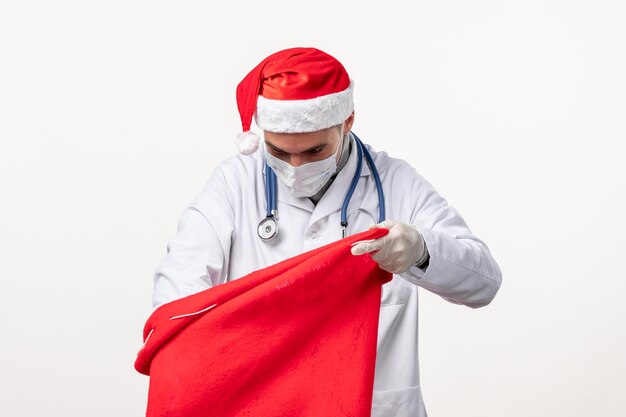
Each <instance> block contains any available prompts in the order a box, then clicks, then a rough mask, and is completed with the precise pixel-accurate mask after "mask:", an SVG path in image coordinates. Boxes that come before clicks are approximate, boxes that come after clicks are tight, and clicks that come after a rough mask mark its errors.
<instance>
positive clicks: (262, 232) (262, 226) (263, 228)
mask: <svg viewBox="0 0 626 417" xmlns="http://www.w3.org/2000/svg"><path fill="white" fill-rule="evenodd" d="M257 232H258V234H259V237H260V238H261V239H263V240H270V239H273V238H274V237H276V235H277V234H278V223H277V222H276V220H275V219H274V217H273V216H268V217H266V218H264V219H263V220H261V222H260V223H259V227H258V229H257Z"/></svg>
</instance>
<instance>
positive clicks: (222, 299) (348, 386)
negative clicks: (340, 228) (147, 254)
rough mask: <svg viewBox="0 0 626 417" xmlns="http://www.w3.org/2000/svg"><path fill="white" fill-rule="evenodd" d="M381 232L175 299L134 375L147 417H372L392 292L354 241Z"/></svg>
mask: <svg viewBox="0 0 626 417" xmlns="http://www.w3.org/2000/svg"><path fill="white" fill-rule="evenodd" d="M387 233H388V230H387V229H381V228H375V229H371V230H368V231H365V232H362V233H359V234H356V235H353V236H350V237H348V238H345V239H341V240H339V241H336V242H333V243H331V244H329V245H326V246H323V247H320V248H318V249H315V250H312V251H309V252H306V253H303V254H301V255H298V256H295V257H293V258H290V259H287V260H285V261H282V262H280V263H277V264H275V265H272V266H270V267H267V268H264V269H261V270H258V271H255V272H253V273H251V274H248V275H246V276H245V277H241V278H239V279H236V280H234V281H231V282H228V283H225V284H222V285H218V286H216V287H213V288H210V289H207V290H205V291H202V292H199V293H196V294H193V295H190V296H188V297H185V298H182V299H179V300H176V301H173V302H170V303H167V304H165V305H163V306H161V307H159V308H158V309H157V310H155V311H154V312H153V313H152V315H151V316H150V318H149V319H148V321H147V322H146V325H145V327H144V343H145V344H144V347H143V348H142V349H141V350H140V351H139V353H138V356H137V359H136V361H135V369H136V370H137V371H139V372H141V373H143V374H145V375H150V388H149V393H148V406H147V413H146V414H147V416H148V417H156V416H159V417H161V416H171V417H173V416H176V417H183V416H184V417H192V416H198V417H199V416H203V417H206V416H222V417H228V416H302V417H307V416H310V417H320V416H354V417H361V416H369V415H370V413H371V406H372V393H373V386H374V369H375V361H376V340H377V334H378V317H379V311H380V298H381V286H382V285H383V284H384V283H385V282H388V281H390V280H391V278H392V275H391V273H388V272H386V271H383V270H381V269H379V268H378V265H377V264H376V262H375V261H373V260H372V259H371V258H370V256H369V255H361V256H354V255H352V254H351V253H350V246H351V244H352V243H354V242H357V241H360V240H366V239H375V238H378V237H380V236H384V235H385V234H387Z"/></svg>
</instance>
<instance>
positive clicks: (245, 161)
mask: <svg viewBox="0 0 626 417" xmlns="http://www.w3.org/2000/svg"><path fill="white" fill-rule="evenodd" d="M262 167H263V154H262V149H261V148H260V147H259V149H258V150H257V151H256V152H254V153H253V154H251V155H242V154H235V155H233V156H230V157H228V158H226V159H223V160H222V161H220V162H219V163H218V164H217V165H216V167H215V169H214V170H213V174H212V175H211V178H210V179H209V182H211V181H212V180H221V181H223V182H224V183H225V184H226V185H228V186H229V187H230V188H231V189H240V188H241V187H242V186H243V184H246V183H251V184H254V183H255V182H256V179H257V176H258V175H259V174H262V171H261V169H262Z"/></svg>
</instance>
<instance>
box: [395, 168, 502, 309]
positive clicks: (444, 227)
mask: <svg viewBox="0 0 626 417" xmlns="http://www.w3.org/2000/svg"><path fill="white" fill-rule="evenodd" d="M409 181H410V191H411V194H410V195H411V196H413V197H414V198H409V199H406V200H407V201H411V202H412V203H411V205H410V207H407V209H406V213H407V215H408V217H409V218H410V223H411V224H412V225H413V226H414V227H415V228H417V229H418V230H419V231H420V233H421V234H422V236H423V237H424V241H425V243H426V247H427V249H428V252H429V254H430V260H429V262H428V266H426V267H425V268H424V269H421V268H419V267H417V266H412V267H411V268H409V270H408V271H405V272H403V273H401V274H399V275H400V276H401V277H402V278H404V279H406V280H408V281H409V282H411V283H413V284H416V285H419V286H420V287H423V288H425V289H427V290H429V291H431V292H433V293H435V294H438V295H440V296H441V297H443V298H444V299H446V300H448V301H450V302H452V303H455V304H463V305H466V306H469V307H472V308H477V307H483V306H485V305H487V304H489V303H490V302H491V300H493V298H494V297H495V295H496V292H497V291H498V289H499V288H500V284H501V282H502V272H501V270H500V267H499V266H498V264H497V263H496V261H495V259H494V258H493V256H492V255H491V253H490V251H489V249H488V248H487V245H486V244H485V243H484V242H483V241H482V240H480V239H479V238H477V237H476V236H474V234H472V232H471V231H470V229H469V227H468V226H467V224H466V223H465V221H464V220H463V218H462V217H461V215H460V213H459V212H458V211H457V210H456V209H455V208H454V207H452V206H450V205H449V204H448V203H447V201H446V200H445V199H444V198H443V197H441V196H440V195H439V194H438V193H437V191H436V190H435V189H434V187H433V186H432V185H431V184H430V183H429V182H428V181H427V180H426V179H425V178H423V177H422V176H421V175H419V174H418V173H417V172H416V171H415V168H413V167H410V175H409ZM404 184H406V182H405V181H404ZM405 190H406V188H405Z"/></svg>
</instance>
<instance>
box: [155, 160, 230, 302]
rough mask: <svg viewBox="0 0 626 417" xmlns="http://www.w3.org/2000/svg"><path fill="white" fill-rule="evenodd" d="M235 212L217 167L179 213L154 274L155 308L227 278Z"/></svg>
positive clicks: (222, 174)
mask: <svg viewBox="0 0 626 417" xmlns="http://www.w3.org/2000/svg"><path fill="white" fill-rule="evenodd" d="M234 215H235V214H234V210H233V201H232V193H231V190H230V189H229V186H228V182H227V181H226V176H225V175H224V172H223V170H222V168H221V166H218V167H217V168H216V169H215V171H214V173H213V174H212V176H211V178H210V179H209V180H208V181H207V183H206V184H205V186H204V188H203V189H202V191H201V193H200V194H199V195H198V196H196V197H195V198H194V200H193V201H192V202H191V203H190V204H189V205H188V206H187V207H185V208H184V209H183V211H182V213H181V214H180V216H179V219H178V226H177V232H176V234H175V235H174V236H173V237H172V238H171V239H169V241H168V243H167V248H166V255H165V257H164V258H163V259H162V260H161V262H160V263H159V265H158V266H157V268H156V271H155V273H154V292H153V295H152V305H153V307H154V308H157V307H159V306H161V305H163V304H165V303H167V302H170V301H173V300H176V299H179V298H182V297H185V296H188V295H191V294H194V293H197V292H200V291H203V290H205V289H207V288H210V287H212V286H215V285H218V284H221V283H224V282H225V281H226V273H227V270H228V268H227V266H228V260H229V259H228V258H229V254H230V246H231V242H232V237H233V234H234V224H235V219H234Z"/></svg>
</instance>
